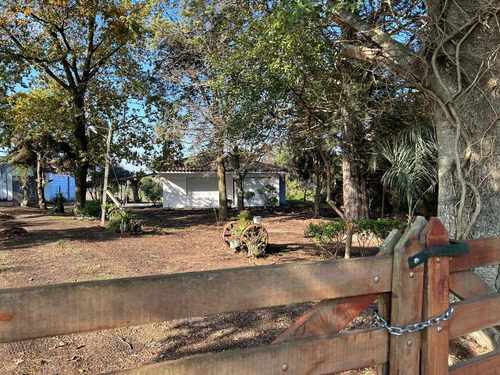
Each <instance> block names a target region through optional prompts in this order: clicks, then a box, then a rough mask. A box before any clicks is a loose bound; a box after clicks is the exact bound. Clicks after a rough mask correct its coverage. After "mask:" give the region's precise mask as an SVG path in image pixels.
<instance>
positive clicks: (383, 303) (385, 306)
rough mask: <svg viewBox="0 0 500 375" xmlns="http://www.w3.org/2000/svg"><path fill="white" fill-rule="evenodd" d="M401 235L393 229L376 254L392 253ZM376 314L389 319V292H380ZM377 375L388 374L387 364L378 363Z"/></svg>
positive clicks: (397, 230) (390, 254)
mask: <svg viewBox="0 0 500 375" xmlns="http://www.w3.org/2000/svg"><path fill="white" fill-rule="evenodd" d="M401 237H403V233H401V231H400V230H399V229H393V230H392V231H391V233H389V235H388V236H387V238H386V239H385V240H384V242H382V244H381V245H380V247H379V249H380V251H379V253H378V254H377V255H379V256H383V255H389V256H392V255H394V248H395V247H396V245H397V243H398V242H399V240H400V239H401ZM377 304H378V314H379V315H380V316H381V317H382V318H384V319H385V320H386V321H388V322H390V321H391V294H390V293H382V294H381V295H380V296H379V297H378V301H377ZM376 371H377V375H387V374H389V366H388V364H387V363H383V364H379V365H377V368H376Z"/></svg>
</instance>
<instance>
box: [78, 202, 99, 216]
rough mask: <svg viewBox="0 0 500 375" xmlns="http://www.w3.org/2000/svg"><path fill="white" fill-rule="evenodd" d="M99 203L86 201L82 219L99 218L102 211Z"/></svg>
mask: <svg viewBox="0 0 500 375" xmlns="http://www.w3.org/2000/svg"><path fill="white" fill-rule="evenodd" d="M101 207H102V205H101V202H99V201H87V202H85V206H83V208H82V211H81V214H82V216H83V217H93V218H96V217H99V215H100V214H101V210H102V208H101Z"/></svg>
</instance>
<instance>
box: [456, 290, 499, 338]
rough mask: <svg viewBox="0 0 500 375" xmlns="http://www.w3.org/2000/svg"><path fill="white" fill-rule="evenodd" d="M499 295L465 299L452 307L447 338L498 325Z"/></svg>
mask: <svg viewBox="0 0 500 375" xmlns="http://www.w3.org/2000/svg"><path fill="white" fill-rule="evenodd" d="M498 306H500V293H494V294H490V295H487V296H482V297H477V298H472V299H467V300H465V301H461V302H458V303H456V304H454V305H453V310H454V311H453V317H452V318H451V320H449V321H448V325H449V338H450V339H452V338H454V337H458V336H463V335H466V334H468V333H471V332H475V331H479V330H482V329H485V328H487V327H491V326H495V325H499V324H500V309H499V308H498Z"/></svg>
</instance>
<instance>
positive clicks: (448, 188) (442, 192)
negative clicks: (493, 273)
mask: <svg viewBox="0 0 500 375" xmlns="http://www.w3.org/2000/svg"><path fill="white" fill-rule="evenodd" d="M422 3H423V4H422V5H423V6H422V9H424V8H425V7H427V10H428V14H427V20H426V21H427V22H426V25H427V26H426V29H425V30H421V31H420V32H419V34H418V35H417V36H418V37H422V36H425V37H428V39H425V40H422V41H421V45H422V46H424V48H423V49H422V50H420V51H417V52H415V51H414V50H411V49H410V48H409V47H408V46H405V45H403V44H402V43H400V42H399V41H398V40H397V39H396V38H392V37H391V36H390V35H389V34H386V33H385V32H383V31H382V29H379V28H377V26H378V25H376V24H373V23H372V22H371V21H365V20H363V19H362V18H361V17H359V16H358V15H356V14H354V13H352V12H350V11H349V10H347V9H342V8H336V9H335V10H333V12H332V15H333V19H334V20H335V21H336V22H338V23H339V24H341V25H343V26H345V27H349V28H350V29H351V30H353V31H355V32H357V33H358V35H361V36H362V37H363V38H364V39H365V40H366V41H367V42H372V46H371V47H369V46H368V45H367V44H364V45H362V44H359V43H356V44H349V43H346V44H345V46H344V47H345V48H344V54H345V56H347V57H351V58H354V59H357V60H360V61H369V62H373V63H377V64H379V66H381V67H383V68H385V69H387V70H388V71H390V72H391V73H393V74H397V75H399V76H400V77H401V78H404V79H406V80H407V81H408V82H410V83H412V84H414V85H415V86H416V87H418V88H420V90H421V91H422V92H423V93H424V94H425V95H426V96H427V97H428V98H429V101H430V102H431V104H432V112H433V115H434V123H435V126H436V132H437V139H438V163H439V206H438V216H439V217H440V218H441V219H442V221H443V223H444V224H445V226H446V227H447V229H448V230H449V232H450V235H451V236H452V237H457V238H460V237H484V236H495V235H498V234H499V233H500V220H499V219H498V218H499V217H500V216H499V215H500V212H499V209H498V207H500V144H499V142H500V125H499V118H500V114H499V110H498V108H500V83H499V79H498V77H499V76H500V60H499V59H498V51H499V50H500V32H499V28H498V25H497V23H496V22H497V21H496V20H497V19H498V17H500V5H499V4H497V3H496V2H491V1H489V0H476V1H465V0H457V1H452V2H448V1H446V2H445V1H425V2H424V1H422ZM424 3H425V4H424ZM389 6H390V4H389Z"/></svg>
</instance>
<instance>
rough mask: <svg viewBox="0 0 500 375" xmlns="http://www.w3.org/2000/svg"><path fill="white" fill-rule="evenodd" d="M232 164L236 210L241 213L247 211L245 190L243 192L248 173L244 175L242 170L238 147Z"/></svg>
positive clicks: (232, 156)
mask: <svg viewBox="0 0 500 375" xmlns="http://www.w3.org/2000/svg"><path fill="white" fill-rule="evenodd" d="M231 164H232V165H233V169H234V174H233V179H234V184H235V185H236V204H237V206H236V208H237V210H238V212H241V211H243V210H244V209H245V190H243V180H244V178H245V174H246V173H243V172H242V170H241V164H240V153H239V150H238V147H235V148H234V150H233V154H232V155H231Z"/></svg>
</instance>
